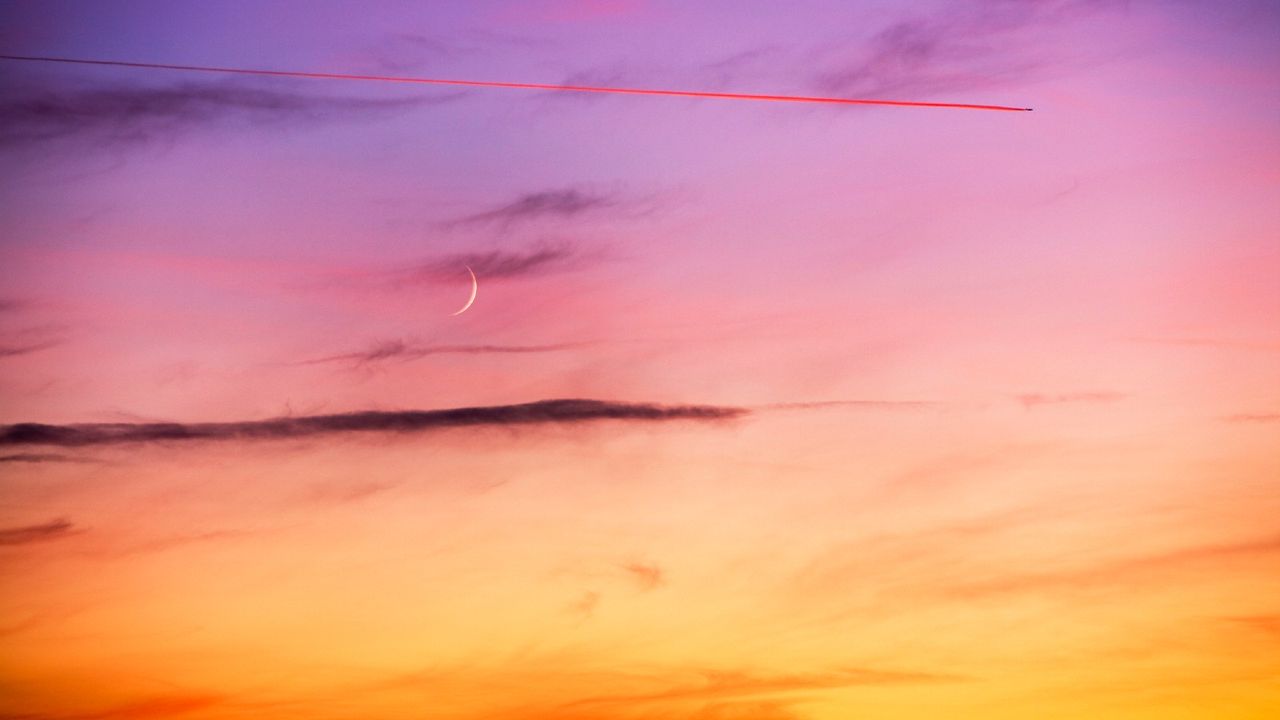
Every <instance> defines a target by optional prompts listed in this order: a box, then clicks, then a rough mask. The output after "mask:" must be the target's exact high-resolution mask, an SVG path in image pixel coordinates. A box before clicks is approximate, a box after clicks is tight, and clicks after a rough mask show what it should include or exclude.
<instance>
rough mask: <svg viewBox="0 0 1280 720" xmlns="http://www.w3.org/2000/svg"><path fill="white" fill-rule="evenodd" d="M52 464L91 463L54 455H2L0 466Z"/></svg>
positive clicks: (80, 459) (67, 456)
mask: <svg viewBox="0 0 1280 720" xmlns="http://www.w3.org/2000/svg"><path fill="white" fill-rule="evenodd" d="M50 462H69V463H79V462H90V461H88V460H85V459H83V458H77V457H72V456H70V455H55V454H52V453H16V454H14V455H0V464H4V463H50Z"/></svg>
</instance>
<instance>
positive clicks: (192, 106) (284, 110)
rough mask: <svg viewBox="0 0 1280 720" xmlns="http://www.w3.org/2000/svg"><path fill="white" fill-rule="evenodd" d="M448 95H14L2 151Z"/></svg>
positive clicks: (256, 90)
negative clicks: (392, 96)
mask: <svg viewBox="0 0 1280 720" xmlns="http://www.w3.org/2000/svg"><path fill="white" fill-rule="evenodd" d="M447 97H448V96H417V97H402V98H395V99H385V100H384V99H368V98H356V97H333V96H319V95H305V94H301V93H294V92H284V91H280V90H273V89H266V88H261V87H249V86H245V85H238V84H230V83H217V84H213V83H183V84H179V85H172V86H168V87H114V88H106V89H101V88H94V89H65V90H38V91H29V92H26V93H14V92H10V93H7V94H6V97H5V99H4V100H3V101H2V102H0V149H3V148H10V147H23V146H28V145H31V144H32V143H41V142H49V141H56V140H68V139H77V138H79V139H87V140H91V141H92V143H93V145H94V146H101V145H104V144H107V145H109V144H118V143H135V142H139V141H146V140H151V139H155V138H158V137H167V136H171V135H174V134H176V133H178V132H181V131H184V130H187V129H191V128H194V127H199V126H208V125H211V124H213V123H215V122H217V121H225V120H237V121H241V122H248V123H255V124H263V123H281V122H311V123H316V122H328V121H334V120H340V119H347V118H356V117H362V116H369V115H372V114H375V113H384V112H390V111H395V110H403V109H408V108H412V107H416V106H419V105H422V104H424V103H429V102H440V101H441V100H442V99H447Z"/></svg>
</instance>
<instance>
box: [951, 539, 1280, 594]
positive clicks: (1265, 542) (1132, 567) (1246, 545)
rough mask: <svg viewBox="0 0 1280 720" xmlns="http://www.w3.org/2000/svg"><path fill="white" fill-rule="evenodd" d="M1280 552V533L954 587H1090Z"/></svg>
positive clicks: (968, 590)
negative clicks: (1160, 572)
mask: <svg viewBox="0 0 1280 720" xmlns="http://www.w3.org/2000/svg"><path fill="white" fill-rule="evenodd" d="M1277 553H1280V535H1277V536H1272V537H1262V538H1258V539H1254V540H1244V541H1240V542H1234V543H1222V544H1214V545H1201V546H1194V547H1187V548H1183V549H1179V550H1173V551H1170V552H1165V553H1159V554H1152V555H1145V556H1140V557H1134V558H1129V559H1122V560H1116V561H1113V562H1109V563H1103V564H1100V565H1096V566H1093V567H1085V568H1078V569H1064V570H1061V571H1057V572H1054V571H1049V572H1042V573H1025V574H1014V575H1009V576H1007V577H1000V578H993V579H991V580H987V581H975V582H971V583H965V584H963V585H961V586H959V587H957V588H954V590H955V594H956V595H958V596H962V597H974V596H985V595H997V594H1004V593H1015V592H1026V591H1032V590H1043V589H1047V588H1060V587H1072V588H1088V587H1097V586H1104V585H1111V584H1115V583H1118V582H1130V581H1135V579H1137V578H1139V577H1140V576H1141V575H1142V574H1144V573H1149V572H1154V571H1160V570H1177V569H1180V568H1186V567H1197V566H1202V565H1203V564H1204V563H1209V562H1217V561H1226V560H1231V559H1247V558H1257V557H1263V556H1267V555H1275V554H1277Z"/></svg>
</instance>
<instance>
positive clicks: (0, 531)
mask: <svg viewBox="0 0 1280 720" xmlns="http://www.w3.org/2000/svg"><path fill="white" fill-rule="evenodd" d="M73 527H74V525H72V524H71V521H69V520H66V519H63V518H59V519H57V520H50V521H49V522H47V523H44V524H42V525H25V526H22V527H11V528H0V545H26V544H29V543H37V542H44V541H45V540H57V539H59V538H64V537H67V536H68V535H72V534H74V533H75V532H77V531H76V530H73V529H72V528H73Z"/></svg>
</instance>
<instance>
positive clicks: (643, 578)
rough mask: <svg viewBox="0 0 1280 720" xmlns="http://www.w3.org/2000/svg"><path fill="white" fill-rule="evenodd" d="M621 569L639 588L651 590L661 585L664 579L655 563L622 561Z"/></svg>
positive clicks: (663, 574) (660, 569) (664, 576)
mask: <svg viewBox="0 0 1280 720" xmlns="http://www.w3.org/2000/svg"><path fill="white" fill-rule="evenodd" d="M622 569H623V570H624V571H625V572H626V573H627V574H628V575H630V576H631V579H632V580H635V582H636V585H637V586H639V588H640V589H641V590H653V589H656V588H657V587H659V586H661V585H662V583H663V582H664V581H665V579H666V575H665V573H663V572H662V568H660V567H658V565H657V563H651V562H639V561H633V562H629V563H624V564H623V565H622Z"/></svg>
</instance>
